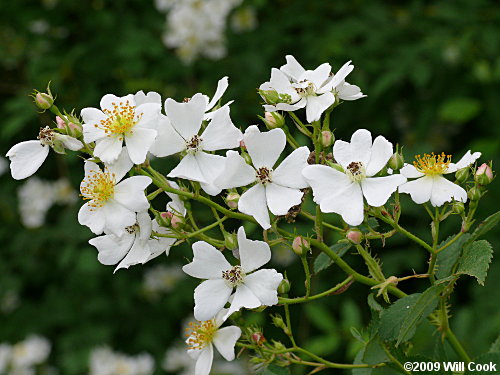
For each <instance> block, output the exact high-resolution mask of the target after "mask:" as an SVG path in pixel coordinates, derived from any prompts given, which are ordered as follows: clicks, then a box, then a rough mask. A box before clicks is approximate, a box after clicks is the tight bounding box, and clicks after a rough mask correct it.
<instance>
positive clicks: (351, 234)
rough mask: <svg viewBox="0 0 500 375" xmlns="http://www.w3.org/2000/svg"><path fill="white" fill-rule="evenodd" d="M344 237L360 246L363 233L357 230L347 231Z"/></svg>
mask: <svg viewBox="0 0 500 375" xmlns="http://www.w3.org/2000/svg"><path fill="white" fill-rule="evenodd" d="M345 236H346V238H347V239H348V240H349V241H351V242H352V243H355V244H360V243H361V240H362V239H363V233H361V231H359V230H358V229H349V230H348V231H347V233H346V235H345Z"/></svg>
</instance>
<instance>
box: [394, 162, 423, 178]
mask: <svg viewBox="0 0 500 375" xmlns="http://www.w3.org/2000/svg"><path fill="white" fill-rule="evenodd" d="M399 173H401V174H402V175H403V176H405V177H406V178H418V177H422V176H425V174H424V173H422V172H419V171H417V168H415V166H414V165H413V164H405V165H404V167H403V168H401V169H400V170H399Z"/></svg>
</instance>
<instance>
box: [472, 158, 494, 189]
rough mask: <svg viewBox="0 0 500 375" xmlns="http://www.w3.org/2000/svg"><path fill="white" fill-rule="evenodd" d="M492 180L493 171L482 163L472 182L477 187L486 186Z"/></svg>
mask: <svg viewBox="0 0 500 375" xmlns="http://www.w3.org/2000/svg"><path fill="white" fill-rule="evenodd" d="M493 178H494V176H493V171H492V170H491V167H490V166H489V165H488V164H486V163H483V164H482V165H481V166H480V167H479V168H478V169H477V171H476V174H475V175H474V181H476V182H477V183H478V184H479V185H488V184H490V183H491V181H493Z"/></svg>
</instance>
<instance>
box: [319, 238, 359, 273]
mask: <svg viewBox="0 0 500 375" xmlns="http://www.w3.org/2000/svg"><path fill="white" fill-rule="evenodd" d="M350 248H351V244H350V243H347V242H342V243H336V244H335V245H333V246H330V249H332V250H333V251H334V252H335V254H337V255H338V256H339V257H343V256H344V255H345V253H347V250H349V249H350ZM333 263H334V262H333V259H332V258H330V257H329V256H328V255H326V254H325V253H321V254H319V255H318V256H317V257H316V259H315V260H314V267H313V268H314V273H318V272H320V271H323V270H324V269H327V268H328V267H330V266H331V265H332V264H333Z"/></svg>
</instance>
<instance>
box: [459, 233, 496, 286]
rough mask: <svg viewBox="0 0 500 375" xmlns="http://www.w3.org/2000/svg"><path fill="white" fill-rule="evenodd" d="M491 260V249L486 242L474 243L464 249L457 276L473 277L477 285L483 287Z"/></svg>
mask: <svg viewBox="0 0 500 375" xmlns="http://www.w3.org/2000/svg"><path fill="white" fill-rule="evenodd" d="M492 258H493V249H492V247H491V245H490V243H489V242H488V241H486V240H480V241H475V242H473V243H472V245H470V246H467V247H466V248H465V249H464V251H463V254H462V257H461V258H460V263H459V264H458V269H457V274H465V275H469V276H473V277H475V278H476V279H477V282H478V283H479V285H484V280H485V279H486V273H487V272H488V268H489V267H490V263H491V259H492Z"/></svg>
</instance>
